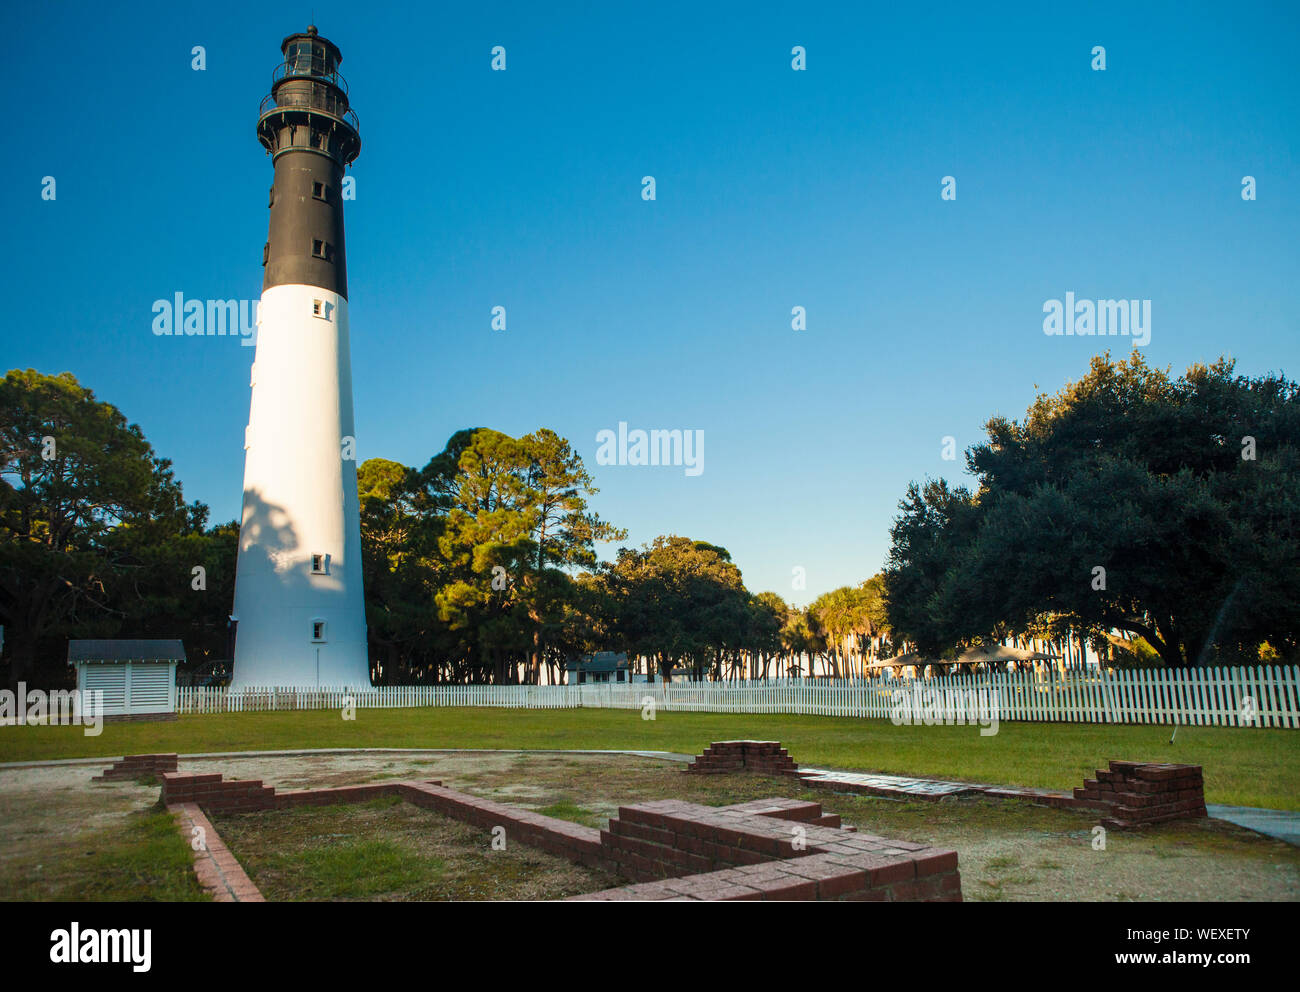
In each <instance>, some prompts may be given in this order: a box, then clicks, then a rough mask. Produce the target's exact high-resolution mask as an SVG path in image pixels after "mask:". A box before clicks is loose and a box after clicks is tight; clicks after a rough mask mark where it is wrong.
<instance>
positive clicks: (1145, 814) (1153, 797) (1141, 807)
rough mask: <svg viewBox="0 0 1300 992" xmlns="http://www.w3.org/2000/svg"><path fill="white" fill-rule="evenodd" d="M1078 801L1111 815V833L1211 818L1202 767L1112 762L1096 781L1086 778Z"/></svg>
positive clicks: (1108, 824) (1106, 823)
mask: <svg viewBox="0 0 1300 992" xmlns="http://www.w3.org/2000/svg"><path fill="white" fill-rule="evenodd" d="M1074 798H1075V800H1076V801H1077V802H1079V803H1080V804H1081V805H1082V804H1086V805H1088V806H1090V807H1091V808H1093V809H1099V810H1102V811H1104V812H1107V813H1109V814H1110V815H1109V816H1108V817H1106V818H1104V819H1103V820H1102V821H1101V825H1102V826H1103V827H1105V828H1107V829H1108V830H1122V829H1125V828H1128V827H1140V826H1145V825H1147V824H1149V823H1163V822H1165V821H1167V820H1184V819H1188V818H1191V817H1202V816H1208V815H1209V814H1208V813H1207V812H1206V809H1205V779H1204V776H1203V775H1202V773H1201V766H1200V765H1157V764H1147V763H1145V762H1141V761H1112V762H1110V767H1109V768H1108V769H1098V770H1097V777H1096V778H1089V779H1084V782H1083V788H1082V789H1075V790H1074Z"/></svg>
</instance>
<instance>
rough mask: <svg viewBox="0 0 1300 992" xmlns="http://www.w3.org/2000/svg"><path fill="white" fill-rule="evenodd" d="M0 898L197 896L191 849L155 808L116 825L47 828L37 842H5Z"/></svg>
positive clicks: (59, 899)
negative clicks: (51, 829)
mask: <svg viewBox="0 0 1300 992" xmlns="http://www.w3.org/2000/svg"><path fill="white" fill-rule="evenodd" d="M6 847H7V848H8V849H7V850H6V851H5V852H4V855H3V856H2V857H0V897H3V898H4V899H5V900H11V899H12V900H22V901H31V900H52V901H56V902H141V901H145V902H152V901H156V902H202V901H206V900H207V899H209V898H210V897H209V896H208V895H207V893H205V892H204V891H203V889H202V887H201V886H200V885H199V883H198V879H196V878H195V877H194V869H193V855H192V854H191V853H190V848H189V845H188V844H187V843H186V842H185V838H184V837H182V836H181V833H180V831H179V830H178V829H177V827H176V821H175V820H174V819H173V818H172V815H171V814H170V813H168V812H166V811H164V810H159V809H158V808H156V807H151V808H149V809H145V810H140V811H138V812H134V813H131V814H129V815H128V816H127V817H126V818H125V821H124V824H123V826H122V827H120V828H119V829H114V830H107V831H104V830H86V831H78V832H68V831H62V832H47V833H46V835H45V836H44V838H42V842H41V843H40V844H39V845H32V846H27V845H23V846H21V847H20V846H18V845H6Z"/></svg>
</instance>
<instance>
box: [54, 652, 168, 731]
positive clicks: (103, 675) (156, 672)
mask: <svg viewBox="0 0 1300 992" xmlns="http://www.w3.org/2000/svg"><path fill="white" fill-rule="evenodd" d="M184 661H185V646H184V645H183V644H181V642H180V641H177V640H77V641H68V664H69V665H71V666H72V667H73V668H75V669H76V670H77V689H78V690H79V691H80V693H81V698H82V699H83V700H89V699H91V698H93V697H92V696H91V695H90V694H91V693H95V692H100V693H103V696H102V697H100V698H101V699H102V701H103V707H104V708H103V711H102V712H101V713H100V714H99V715H100V716H108V717H145V718H148V717H159V716H163V715H165V714H169V713H175V712H176V666H177V665H178V664H181V663H183V662H184Z"/></svg>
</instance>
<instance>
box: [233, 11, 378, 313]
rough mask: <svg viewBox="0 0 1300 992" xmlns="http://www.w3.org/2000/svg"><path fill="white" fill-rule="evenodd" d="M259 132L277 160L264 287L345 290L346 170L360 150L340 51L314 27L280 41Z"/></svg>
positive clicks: (341, 294)
mask: <svg viewBox="0 0 1300 992" xmlns="http://www.w3.org/2000/svg"><path fill="white" fill-rule="evenodd" d="M280 51H281V52H282V53H284V61H283V62H281V63H280V64H279V65H278V66H277V67H276V69H275V71H274V72H273V73H272V74H271V92H270V93H269V94H268V95H267V96H266V98H265V99H263V100H262V108H261V114H260V116H259V117H258V120H257V139H258V140H259V141H260V142H261V143H262V145H263V146H264V147H265V148H266V150H267V151H268V152H269V153H270V154H271V156H272V161H273V162H274V163H275V180H274V183H273V185H272V186H271V204H270V206H271V224H270V233H269V235H268V237H267V242H266V248H265V251H264V254H263V258H262V264H263V265H265V267H266V274H265V275H264V276H263V278H262V291H263V292H265V291H266V290H268V289H270V288H271V287H272V286H284V285H290V284H297V285H306V286H319V287H320V288H322V289H327V290H332V291H334V292H336V293H338V294H339V295H340V296H342V297H343V298H344V299H346V298H347V295H348V273H347V263H346V260H345V257H344V251H343V199H342V192H343V191H342V186H343V170H344V169H345V168H346V167H347V166H348V165H350V164H351V162H352V160H353V159H355V158H356V157H357V154H358V153H359V152H360V151H361V135H360V133H359V130H358V124H357V115H356V113H355V112H354V111H353V110H352V108H351V106H350V105H349V104H348V84H347V82H346V81H345V80H344V79H343V77H342V76H341V75H339V63H340V62H342V61H343V55H342V54H341V53H340V52H339V50H338V48H337V47H336V46H335V45H334V44H333V43H332V42H329V41H327V40H326V39H324V38H322V37H320V36H319V35H317V34H316V28H315V26H312V27H309V28H307V30H306V31H305V32H303V33H301V34H291V35H289V37H287V38H285V39H284V41H282V42H281V43H280Z"/></svg>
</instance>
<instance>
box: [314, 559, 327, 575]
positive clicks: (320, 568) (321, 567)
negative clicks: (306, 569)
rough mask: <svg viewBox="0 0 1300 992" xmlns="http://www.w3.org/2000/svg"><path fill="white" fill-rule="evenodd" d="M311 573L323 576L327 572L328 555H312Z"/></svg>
mask: <svg viewBox="0 0 1300 992" xmlns="http://www.w3.org/2000/svg"><path fill="white" fill-rule="evenodd" d="M311 571H312V574H313V575H325V574H326V573H327V572H328V571H329V555H312V556H311Z"/></svg>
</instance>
